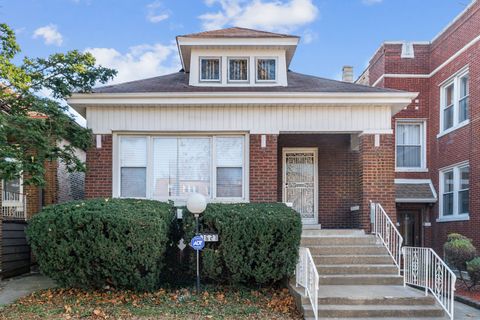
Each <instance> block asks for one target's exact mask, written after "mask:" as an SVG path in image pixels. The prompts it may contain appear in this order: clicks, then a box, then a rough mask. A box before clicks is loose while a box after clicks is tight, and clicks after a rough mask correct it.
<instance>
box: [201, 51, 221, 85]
mask: <svg viewBox="0 0 480 320" xmlns="http://www.w3.org/2000/svg"><path fill="white" fill-rule="evenodd" d="M202 60H217V61H218V79H202ZM198 71H199V73H198V80H199V82H222V57H200V58H199V60H198Z"/></svg>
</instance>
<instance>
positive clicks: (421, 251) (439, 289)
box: [403, 247, 457, 319]
mask: <svg viewBox="0 0 480 320" xmlns="http://www.w3.org/2000/svg"><path fill="white" fill-rule="evenodd" d="M403 263H404V271H403V272H404V277H403V279H404V284H411V285H414V286H418V287H423V288H425V295H427V294H428V292H429V291H430V292H431V293H432V295H433V296H434V297H435V299H436V300H437V301H438V303H439V304H440V305H441V306H442V308H443V309H444V310H445V312H446V313H447V314H448V316H449V317H450V319H453V310H454V301H455V282H456V280H457V277H456V276H455V274H454V273H453V271H452V270H450V268H449V267H448V266H447V265H446V264H445V262H444V261H443V260H442V259H441V258H440V257H439V256H438V255H437V254H436V253H435V251H433V250H432V249H431V248H416V247H403Z"/></svg>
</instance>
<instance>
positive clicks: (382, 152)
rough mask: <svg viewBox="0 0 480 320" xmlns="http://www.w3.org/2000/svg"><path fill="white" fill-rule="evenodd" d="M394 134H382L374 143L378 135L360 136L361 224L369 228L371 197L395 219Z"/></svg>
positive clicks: (364, 227)
mask: <svg viewBox="0 0 480 320" xmlns="http://www.w3.org/2000/svg"><path fill="white" fill-rule="evenodd" d="M394 166H395V161H394V136H393V135H391V134H383V135H380V145H379V146H378V147H376V146H375V135H361V136H360V186H361V188H362V190H361V196H362V206H361V210H362V211H361V216H360V226H361V227H362V228H363V229H366V230H369V229H370V207H369V200H371V201H373V202H377V203H380V204H381V205H382V206H383V208H384V209H385V211H386V212H387V213H388V215H389V216H390V218H391V219H392V221H394V222H395V221H396V219H397V216H396V208H395V186H394V178H395V170H394V169H395V168H394Z"/></svg>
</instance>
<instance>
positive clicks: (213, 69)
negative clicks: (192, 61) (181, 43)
mask: <svg viewBox="0 0 480 320" xmlns="http://www.w3.org/2000/svg"><path fill="white" fill-rule="evenodd" d="M200 70H201V71H200V81H220V58H201V59H200Z"/></svg>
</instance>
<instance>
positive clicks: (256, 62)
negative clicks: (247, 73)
mask: <svg viewBox="0 0 480 320" xmlns="http://www.w3.org/2000/svg"><path fill="white" fill-rule="evenodd" d="M258 60H275V79H273V80H261V79H258ZM277 79H278V57H255V82H258V83H275V82H277Z"/></svg>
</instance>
